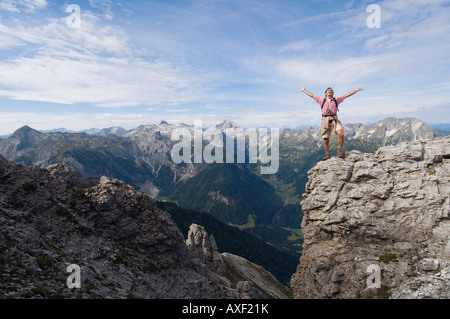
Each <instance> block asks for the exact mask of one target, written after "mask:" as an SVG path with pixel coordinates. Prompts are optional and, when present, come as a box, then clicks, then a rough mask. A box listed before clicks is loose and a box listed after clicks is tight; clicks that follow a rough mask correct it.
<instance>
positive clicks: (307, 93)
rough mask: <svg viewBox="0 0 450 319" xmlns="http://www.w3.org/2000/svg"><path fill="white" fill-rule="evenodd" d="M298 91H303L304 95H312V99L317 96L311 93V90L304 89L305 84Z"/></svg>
mask: <svg viewBox="0 0 450 319" xmlns="http://www.w3.org/2000/svg"><path fill="white" fill-rule="evenodd" d="M300 91H303V92H305V94H306V95H309V96H310V97H312V98H313V99H316V98H317V96H315V95H314V94H312V93H311V92H308V91H307V90H306V86H305V87H304V88H301V89H300Z"/></svg>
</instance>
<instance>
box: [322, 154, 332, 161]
mask: <svg viewBox="0 0 450 319" xmlns="http://www.w3.org/2000/svg"><path fill="white" fill-rule="evenodd" d="M330 158H331V155H330V153H327V155H325V157H324V158H323V160H324V161H326V160H327V159H330Z"/></svg>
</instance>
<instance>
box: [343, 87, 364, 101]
mask: <svg viewBox="0 0 450 319" xmlns="http://www.w3.org/2000/svg"><path fill="white" fill-rule="evenodd" d="M362 90H363V89H361V88H359V87H356V89H355V90H354V91H352V92H349V93H347V94H345V95H344V96H343V98H344V99H346V98H348V97H349V96H352V95H353V94H355V93H356V92H359V91H362Z"/></svg>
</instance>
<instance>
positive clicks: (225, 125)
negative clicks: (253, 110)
mask: <svg viewBox="0 0 450 319" xmlns="http://www.w3.org/2000/svg"><path fill="white" fill-rule="evenodd" d="M238 127H239V125H237V124H236V123H235V122H233V121H231V120H225V121H223V122H222V123H220V124H217V125H216V128H218V129H225V128H238Z"/></svg>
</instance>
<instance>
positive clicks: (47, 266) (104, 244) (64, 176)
mask: <svg viewBox="0 0 450 319" xmlns="http://www.w3.org/2000/svg"><path fill="white" fill-rule="evenodd" d="M0 207H1V208H0V231H1V233H0V243H1V245H0V250H1V256H2V260H1V264H0V273H1V275H2V280H1V284H0V294H1V295H3V296H6V297H13V298H20V297H24V298H51V297H62V298H72V297H73V298H129V297H138V298H234V297H235V292H234V289H231V288H229V287H224V286H221V285H215V284H213V281H212V279H210V278H209V277H207V276H204V275H202V274H200V273H199V272H198V271H196V270H195V267H194V264H193V262H192V259H191V255H190V253H189V250H188V248H187V246H186V244H185V242H184V238H183V235H182V234H181V232H180V231H179V229H178V228H177V226H176V225H175V224H174V222H173V221H172V219H171V218H170V215H169V214H168V213H167V212H165V211H162V210H160V209H159V208H158V207H157V206H156V205H155V201H154V200H153V199H152V198H150V197H149V196H148V195H144V194H142V193H139V192H137V191H135V190H134V189H133V188H132V187H130V186H129V185H126V184H124V183H122V182H121V181H118V180H116V179H110V178H107V177H102V178H101V179H99V180H81V179H79V178H78V177H77V175H76V174H75V171H74V170H73V169H72V168H70V167H68V166H66V165H53V166H50V167H49V168H47V169H42V168H41V169H40V168H36V167H23V166H20V165H17V164H14V163H11V162H8V161H6V160H5V159H4V158H3V157H0ZM69 264H77V265H79V266H80V269H81V287H82V288H81V289H72V290H71V289H69V288H68V287H67V285H66V279H67V277H68V276H69V274H68V273H66V268H67V266H68V265H69Z"/></svg>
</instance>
